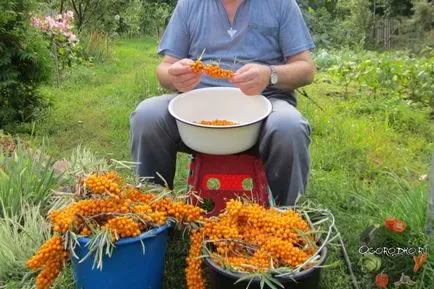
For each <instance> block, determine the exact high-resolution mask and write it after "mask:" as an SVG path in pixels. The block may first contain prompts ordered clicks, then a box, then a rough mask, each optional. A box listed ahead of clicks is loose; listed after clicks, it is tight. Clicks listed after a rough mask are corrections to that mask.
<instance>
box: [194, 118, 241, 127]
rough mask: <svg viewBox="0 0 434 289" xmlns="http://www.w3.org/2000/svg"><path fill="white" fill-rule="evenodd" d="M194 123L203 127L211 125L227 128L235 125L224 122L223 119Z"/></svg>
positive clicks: (234, 123) (230, 122) (231, 122)
mask: <svg viewBox="0 0 434 289" xmlns="http://www.w3.org/2000/svg"><path fill="white" fill-rule="evenodd" d="M195 123H198V124H203V125H213V126H227V125H236V124H238V123H237V122H234V121H230V120H224V119H215V120H201V121H195Z"/></svg>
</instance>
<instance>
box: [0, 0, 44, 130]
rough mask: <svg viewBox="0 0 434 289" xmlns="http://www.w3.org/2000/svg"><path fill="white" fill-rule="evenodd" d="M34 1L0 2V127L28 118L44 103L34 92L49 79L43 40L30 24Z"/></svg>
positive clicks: (14, 0)
mask: <svg viewBox="0 0 434 289" xmlns="http://www.w3.org/2000/svg"><path fill="white" fill-rule="evenodd" d="M33 7H34V1H28V0H11V1H1V2H0V127H4V126H6V125H11V124H13V123H14V122H17V121H29V120H31V119H33V118H34V117H35V116H36V115H37V113H38V112H39V111H40V110H41V109H42V108H44V107H46V106H47V105H48V102H47V101H46V100H45V99H44V98H43V97H42V96H41V95H40V94H38V92H37V88H38V86H39V85H40V84H41V83H43V82H45V81H46V80H48V79H49V76H50V69H51V59H50V55H49V50H48V48H47V47H48V45H47V41H46V40H44V39H43V37H42V36H41V35H40V34H39V33H38V32H37V31H36V30H35V29H33V28H32V27H31V26H30V23H29V13H30V12H31V11H32V9H33Z"/></svg>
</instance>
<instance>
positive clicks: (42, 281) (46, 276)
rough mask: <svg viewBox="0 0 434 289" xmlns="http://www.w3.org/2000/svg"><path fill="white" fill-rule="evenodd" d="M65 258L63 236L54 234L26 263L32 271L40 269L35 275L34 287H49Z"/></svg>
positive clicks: (66, 254)
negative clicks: (36, 275)
mask: <svg viewBox="0 0 434 289" xmlns="http://www.w3.org/2000/svg"><path fill="white" fill-rule="evenodd" d="M67 259H68V253H67V252H66V251H65V250H64V247H63V237H61V236H54V237H52V238H51V239H49V240H48V241H46V242H45V243H44V244H43V245H42V246H41V248H40V249H39V251H38V252H37V253H36V254H35V255H34V256H33V257H32V258H30V259H29V260H28V261H27V264H26V265H27V267H29V268H30V269H32V270H33V271H37V270H39V269H42V271H41V272H40V273H39V274H38V277H36V288H37V289H48V288H50V286H51V285H52V284H53V283H54V281H55V280H56V277H57V276H58V275H59V273H60V271H61V270H62V268H63V265H64V263H65V261H66V260H67Z"/></svg>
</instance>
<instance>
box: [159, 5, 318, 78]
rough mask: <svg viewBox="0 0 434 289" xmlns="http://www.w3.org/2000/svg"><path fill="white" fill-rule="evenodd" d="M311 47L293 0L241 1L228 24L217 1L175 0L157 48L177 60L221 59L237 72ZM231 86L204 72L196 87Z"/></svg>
mask: <svg viewBox="0 0 434 289" xmlns="http://www.w3.org/2000/svg"><path fill="white" fill-rule="evenodd" d="M313 48H314V44H313V42H312V39H311V36H310V34H309V31H308V28H307V27H306V24H305V22H304V20H303V16H302V14H301V12H300V9H299V7H298V5H297V3H296V1H295V0H244V1H243V2H242V3H241V5H240V7H239V8H238V10H237V12H236V15H235V18H234V21H233V23H232V25H231V24H230V22H229V19H228V17H227V14H226V11H225V9H224V7H223V4H222V2H221V0H179V1H178V4H177V5H176V8H175V10H174V12H173V14H172V17H171V19H170V22H169V24H168V26H167V28H166V30H165V32H164V34H163V37H162V39H161V41H160V44H159V47H158V53H159V54H165V55H170V56H173V57H176V58H179V59H182V58H190V59H197V58H198V57H199V56H200V55H201V53H202V51H203V50H204V49H205V53H204V54H203V56H202V60H203V62H204V63H210V62H219V63H220V64H221V66H222V67H223V68H226V69H232V70H233V71H236V70H237V69H239V68H240V67H241V66H242V65H244V64H246V63H249V62H255V63H263V64H274V65H276V64H283V63H285V59H286V57H287V56H291V55H295V54H297V53H300V52H302V51H306V50H311V49H313ZM209 86H233V85H232V84H231V83H229V82H228V81H226V80H224V79H214V78H210V77H208V76H206V75H204V76H203V77H202V81H201V83H200V84H199V86H198V87H209Z"/></svg>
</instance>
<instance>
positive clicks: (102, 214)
mask: <svg viewBox="0 0 434 289" xmlns="http://www.w3.org/2000/svg"><path fill="white" fill-rule="evenodd" d="M84 183H85V184H86V187H87V191H85V192H82V194H83V196H84V197H86V198H85V199H81V200H78V201H76V202H74V203H72V204H70V205H68V206H67V207H65V208H62V209H59V210H54V211H52V212H51V213H50V214H49V220H50V222H51V223H52V225H53V231H54V232H56V233H58V234H60V235H63V234H65V233H67V232H73V233H75V234H78V235H81V236H92V235H93V234H94V233H96V232H99V231H101V230H103V229H109V230H110V232H111V234H112V241H113V242H114V241H116V240H118V239H120V238H126V237H136V236H138V235H140V234H141V233H142V232H144V231H147V230H149V229H152V228H155V227H159V226H162V225H164V224H166V223H167V222H168V220H169V219H172V220H175V221H177V222H181V223H183V222H197V221H202V220H203V218H204V217H203V216H204V214H205V211H204V210H203V209H201V208H199V207H195V206H193V205H189V204H185V203H184V202H180V201H176V200H174V199H172V198H168V197H161V196H158V195H155V194H151V193H149V192H142V191H141V190H140V189H139V188H136V187H133V186H131V185H123V180H122V179H121V177H120V176H119V175H118V174H116V173H114V172H108V173H99V174H92V175H90V176H88V177H87V178H86V179H85V180H84ZM62 240H63V237H62V236H55V237H53V238H52V239H50V240H48V241H47V242H46V243H45V244H43V245H42V246H41V248H40V250H39V251H38V253H36V255H35V256H34V257H32V258H31V259H30V260H29V261H28V262H27V266H28V267H29V268H31V269H33V270H36V269H38V268H40V267H43V271H42V272H41V273H40V274H39V275H38V277H37V279H36V285H37V288H38V289H39V288H48V287H49V286H50V285H51V284H52V283H53V282H54V280H55V278H56V276H57V275H58V274H59V272H60V270H61V269H62V266H63V262H64V261H65V259H66V258H67V254H66V252H65V251H64V249H63V241H62ZM64 253H65V254H64Z"/></svg>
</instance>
